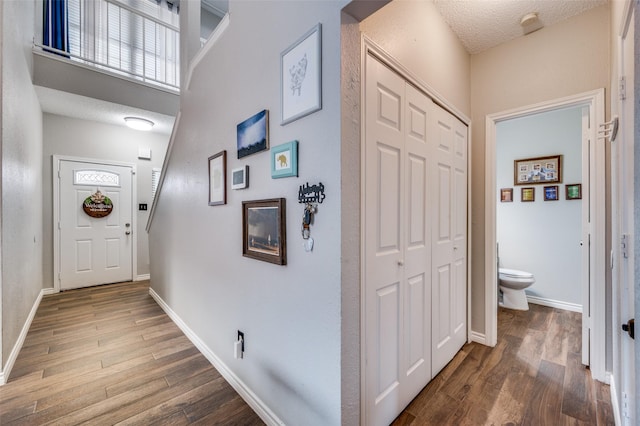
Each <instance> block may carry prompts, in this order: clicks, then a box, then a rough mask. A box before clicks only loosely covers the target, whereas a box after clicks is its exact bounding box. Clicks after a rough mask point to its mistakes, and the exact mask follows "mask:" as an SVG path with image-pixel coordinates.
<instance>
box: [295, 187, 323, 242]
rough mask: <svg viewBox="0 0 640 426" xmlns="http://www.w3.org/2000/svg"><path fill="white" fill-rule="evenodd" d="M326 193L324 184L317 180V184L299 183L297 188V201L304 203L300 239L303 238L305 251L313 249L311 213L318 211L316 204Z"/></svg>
mask: <svg viewBox="0 0 640 426" xmlns="http://www.w3.org/2000/svg"><path fill="white" fill-rule="evenodd" d="M325 198H326V195H325V193H324V185H323V184H322V182H319V183H318V184H317V185H309V182H307V183H306V184H304V185H300V189H299V190H298V203H300V204H304V205H305V206H304V211H303V212H302V239H303V240H304V249H305V251H308V252H309V251H311V250H313V238H311V229H310V228H311V223H312V221H313V215H314V214H315V213H316V212H317V211H318V204H322V202H323V201H324V199H325Z"/></svg>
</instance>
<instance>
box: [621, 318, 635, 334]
mask: <svg viewBox="0 0 640 426" xmlns="http://www.w3.org/2000/svg"><path fill="white" fill-rule="evenodd" d="M635 324H636V321H635V319H633V318H631V319H630V320H629V321H628V322H627V323H626V324H622V330H623V331H626V332H627V333H629V336H631V338H632V339H635V328H636V326H635Z"/></svg>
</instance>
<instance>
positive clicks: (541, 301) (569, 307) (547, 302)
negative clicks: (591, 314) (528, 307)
mask: <svg viewBox="0 0 640 426" xmlns="http://www.w3.org/2000/svg"><path fill="white" fill-rule="evenodd" d="M527 301H528V302H529V303H533V304H535V305H542V306H548V307H550V308H557V309H562V310H565V311H571V312H579V313H582V305H578V304H577V303H569V302H562V301H560V300H553V299H545V298H543V297H538V296H531V295H528V294H527Z"/></svg>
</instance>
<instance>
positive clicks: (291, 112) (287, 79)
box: [280, 24, 322, 126]
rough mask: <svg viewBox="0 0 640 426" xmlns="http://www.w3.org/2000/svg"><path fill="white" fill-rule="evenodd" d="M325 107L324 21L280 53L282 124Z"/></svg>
mask: <svg viewBox="0 0 640 426" xmlns="http://www.w3.org/2000/svg"><path fill="white" fill-rule="evenodd" d="M321 109H322V24H318V25H316V26H315V27H313V28H311V29H310V30H309V31H307V32H306V33H305V34H304V35H303V36H302V37H301V38H300V39H298V40H297V41H296V42H295V43H293V44H292V45H291V46H290V47H289V48H287V49H286V50H285V51H284V52H282V53H281V54H280V110H281V113H282V122H281V123H280V125H281V126H284V125H285V124H288V123H291V122H293V121H295V120H297V119H299V118H302V117H305V116H307V115H309V114H311V113H313V112H316V111H319V110H321Z"/></svg>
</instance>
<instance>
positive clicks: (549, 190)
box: [543, 185, 560, 201]
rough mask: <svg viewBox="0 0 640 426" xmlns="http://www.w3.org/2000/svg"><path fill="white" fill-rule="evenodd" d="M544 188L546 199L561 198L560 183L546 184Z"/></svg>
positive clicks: (554, 199)
mask: <svg viewBox="0 0 640 426" xmlns="http://www.w3.org/2000/svg"><path fill="white" fill-rule="evenodd" d="M543 189H544V200H545V201H558V200H559V199H560V195H559V194H558V193H559V190H558V185H551V186H545V187H544V188H543Z"/></svg>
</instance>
